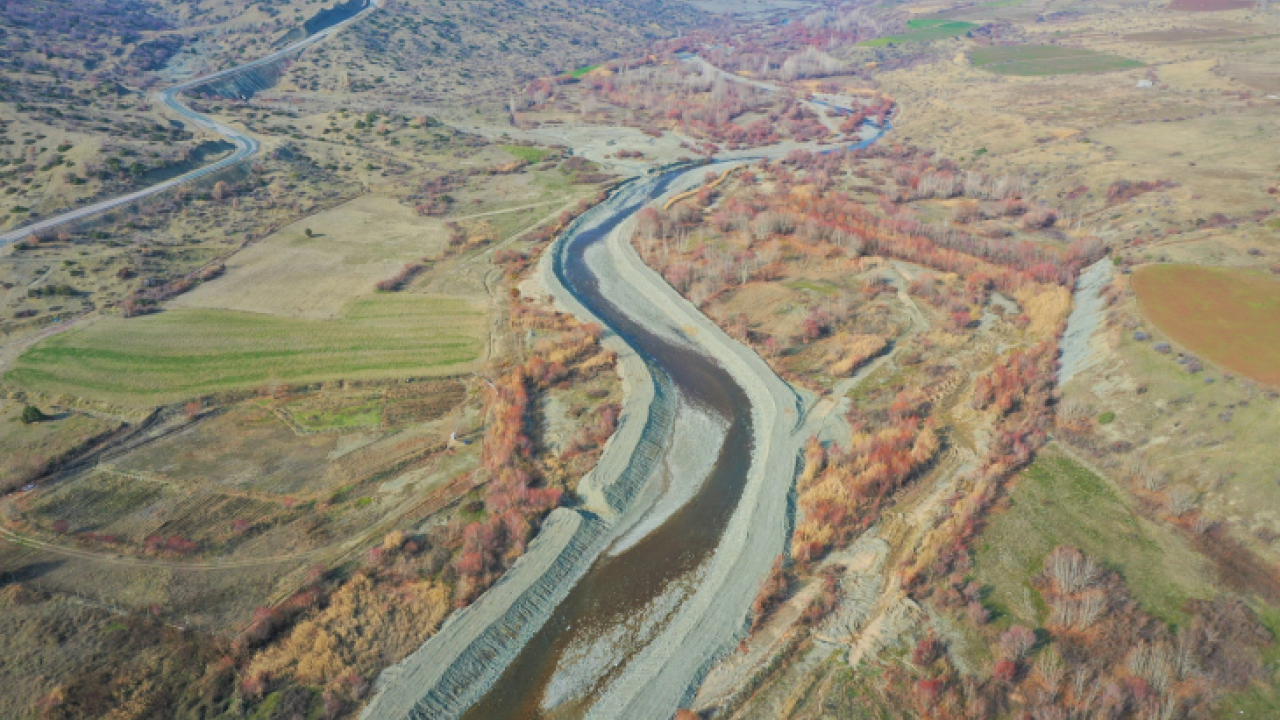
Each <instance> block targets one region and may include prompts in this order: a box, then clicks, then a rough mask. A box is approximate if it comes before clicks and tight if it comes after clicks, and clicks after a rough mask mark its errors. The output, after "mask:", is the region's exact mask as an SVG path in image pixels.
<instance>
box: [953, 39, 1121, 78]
mask: <svg viewBox="0 0 1280 720" xmlns="http://www.w3.org/2000/svg"><path fill="white" fill-rule="evenodd" d="M970 57H971V60H972V62H973V66H974V67H976V68H979V69H982V70H986V71H987V72H993V73H995V74H997V75H1022V76H1037V75H1069V74H1073V73H1095V72H1110V71H1113V70H1132V69H1134V68H1139V67H1142V63H1141V62H1139V61H1137V60H1130V59H1129V58H1123V57H1119V56H1117V55H1108V54H1106V53H1099V52H1094V51H1093V50H1087V49H1085V48H1072V47H1060V46H1056V45H1013V46H1006V47H984V48H977V49H975V50H974V51H973V53H972V54H971V56H970Z"/></svg>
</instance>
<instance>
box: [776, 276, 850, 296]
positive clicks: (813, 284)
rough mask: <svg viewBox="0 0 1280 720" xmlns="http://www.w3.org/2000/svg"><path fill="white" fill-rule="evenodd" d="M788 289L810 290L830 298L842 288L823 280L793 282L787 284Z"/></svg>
mask: <svg viewBox="0 0 1280 720" xmlns="http://www.w3.org/2000/svg"><path fill="white" fill-rule="evenodd" d="M787 287H789V288H791V289H792V290H808V291H810V292H813V293H816V294H818V295H821V296H822V297H829V296H831V295H835V294H837V293H839V292H840V288H838V287H836V286H835V285H833V284H831V283H829V282H825V281H823V280H792V281H791V282H789V283H787Z"/></svg>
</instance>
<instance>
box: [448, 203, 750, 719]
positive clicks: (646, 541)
mask: <svg viewBox="0 0 1280 720" xmlns="http://www.w3.org/2000/svg"><path fill="white" fill-rule="evenodd" d="M667 181H668V180H667V179H663V180H659V181H648V182H649V185H650V189H649V192H648V193H646V198H650V197H656V196H657V195H658V194H660V193H661V192H662V191H663V189H664V188H665V187H666V184H667ZM641 205H642V203H641V202H635V203H633V204H630V205H627V206H624V207H622V208H619V209H618V210H617V211H616V212H615V213H614V214H613V216H612V217H611V218H610V219H609V220H608V221H607V222H605V223H603V224H601V225H599V226H596V227H593V228H591V229H589V230H586V231H584V232H581V233H578V234H577V235H575V236H574V237H572V238H570V239H569V240H568V242H567V243H566V244H565V247H564V252H563V254H562V255H559V256H558V257H557V261H556V267H555V272H556V275H557V277H558V278H559V279H560V281H561V283H562V284H563V286H564V287H565V288H566V289H567V290H568V291H569V292H570V293H571V294H572V295H573V296H574V297H575V298H576V299H577V300H578V301H579V302H581V303H582V304H583V305H584V306H586V307H587V308H588V309H589V310H591V311H592V312H593V313H594V314H595V315H596V316H597V317H598V318H600V319H601V320H602V321H603V322H604V323H605V324H606V325H607V326H608V328H609V329H610V330H612V331H613V332H615V333H617V334H618V336H619V337H621V338H622V339H624V340H625V341H626V342H627V344H629V345H630V346H631V347H632V348H633V349H635V351H636V352H637V353H638V354H639V355H640V356H641V357H642V358H643V359H644V361H645V363H646V364H647V365H648V366H649V369H650V372H651V373H652V374H653V375H654V376H655V378H659V380H658V381H659V382H669V383H670V384H671V386H672V387H674V389H675V391H676V392H675V393H673V394H659V395H658V397H657V398H655V401H654V403H653V404H652V406H651V407H650V413H651V414H676V413H677V412H679V411H680V409H679V408H674V407H663V406H662V404H663V403H667V404H671V403H680V402H682V400H683V402H684V403H687V404H688V405H692V406H693V407H697V408H702V409H704V412H710V413H713V414H714V415H716V416H718V417H719V418H721V419H723V420H724V422H725V423H726V424H727V428H726V429H725V432H724V442H723V444H722V445H721V446H720V449H719V452H718V454H717V455H716V459H715V461H714V463H713V465H712V467H711V471H710V473H709V475H708V476H707V477H706V479H705V481H704V482H702V484H701V487H700V488H699V489H698V490H697V492H696V493H695V494H694V495H693V496H692V498H690V499H689V500H688V502H686V503H685V504H684V505H683V506H682V507H680V508H679V509H678V510H676V511H675V512H674V513H673V514H672V515H671V516H670V517H669V518H667V519H666V520H665V522H663V523H662V524H661V525H659V526H658V527H657V528H656V529H654V530H652V531H651V532H650V533H648V534H647V535H645V536H644V537H643V538H642V539H641V540H639V541H638V542H636V543H635V544H634V545H631V546H630V547H629V548H628V549H626V550H625V551H623V552H620V553H618V554H610V553H604V554H602V555H601V556H600V558H599V559H598V560H597V561H596V562H595V563H594V564H593V565H592V566H591V569H590V570H588V571H587V574H586V575H584V576H583V577H582V579H581V580H579V581H578V584H577V585H575V586H574V588H573V590H571V591H570V593H569V596H568V597H567V598H566V599H565V600H564V601H563V602H561V603H560V605H559V606H558V607H557V608H556V610H555V612H554V613H553V615H552V616H551V618H550V619H549V620H548V621H547V622H546V624H545V625H543V627H542V628H541V630H539V631H538V633H537V634H536V635H535V636H534V637H533V639H532V640H531V641H530V642H529V643H528V644H527V645H526V646H525V648H524V649H523V650H522V651H521V652H520V653H519V655H517V656H516V659H515V661H514V662H512V663H511V665H510V666H508V667H507V669H506V671H505V672H504V673H503V674H502V676H501V677H500V679H499V680H498V682H497V683H496V684H495V685H494V686H493V689H492V690H490V691H489V693H488V694H487V695H485V696H484V698H483V699H482V700H481V701H480V702H479V703H477V704H476V705H475V706H473V707H472V708H471V710H470V711H468V712H467V714H466V715H464V717H465V718H467V719H468V720H480V719H482V718H486V719H487V718H560V717H576V716H580V715H582V714H584V713H585V711H586V710H587V709H588V707H589V705H590V702H589V698H591V697H593V696H595V695H596V694H598V693H599V692H600V691H601V690H602V689H603V685H604V684H607V683H608V681H609V680H611V679H613V678H615V677H617V676H618V675H620V674H621V672H622V671H623V670H625V668H626V665H627V663H628V661H629V660H630V659H631V658H632V657H633V656H634V654H635V653H636V652H637V651H638V650H639V649H640V648H641V647H643V645H644V643H645V641H646V640H649V639H651V638H652V637H654V636H655V635H656V634H657V632H658V631H660V630H661V625H662V620H663V617H662V616H663V615H664V614H668V613H669V611H670V609H671V607H670V606H672V605H674V604H678V603H679V602H680V600H681V599H682V596H683V595H684V594H686V593H687V592H688V591H689V589H690V588H691V587H692V586H693V585H694V584H695V581H696V576H697V575H698V573H699V569H700V568H702V566H703V565H704V563H705V561H706V559H707V557H708V556H709V554H710V553H711V552H712V551H713V550H714V549H715V547H716V545H717V544H718V543H719V540H720V537H721V534H722V533H723V531H724V528H725V526H726V524H727V523H728V521H729V518H730V516H731V515H732V513H733V510H734V508H735V507H736V506H737V503H738V499H739V497H740V495H741V493H742V487H743V481H744V480H745V478H746V477H747V469H748V466H749V464H750V460H751V445H752V425H751V408H750V403H749V401H748V398H747V395H746V393H745V391H744V390H743V388H742V387H741V386H740V385H739V384H738V383H737V382H736V381H735V380H734V379H733V377H732V376H731V375H730V374H729V373H728V372H726V371H725V369H724V368H723V367H721V366H720V365H719V364H718V363H716V362H715V361H714V360H712V359H711V358H709V357H707V356H706V355H703V354H700V353H697V352H694V351H693V350H692V349H691V348H689V347H688V346H687V345H684V344H677V343H675V342H672V341H671V340H669V339H667V338H666V337H663V336H661V335H658V334H655V333H653V332H650V331H649V330H648V329H646V328H645V327H642V326H641V325H640V324H639V323H638V322H637V321H636V320H634V319H633V318H632V317H631V316H630V315H628V314H627V313H626V312H624V311H623V310H622V309H620V308H619V307H618V306H617V305H615V304H614V303H613V302H612V301H610V300H609V299H607V298H606V297H605V296H604V294H603V293H602V292H601V287H600V285H601V283H600V278H598V277H597V276H596V274H595V272H594V271H593V269H592V267H591V266H590V264H589V263H588V262H587V261H586V258H587V254H588V251H590V250H591V249H592V248H593V246H596V245H598V244H599V243H600V242H601V241H602V240H603V239H604V238H605V237H606V236H607V235H608V233H609V232H610V231H612V230H613V229H614V228H615V227H616V226H617V225H618V224H619V223H621V222H622V221H623V220H625V219H626V218H627V217H629V216H630V215H631V214H632V213H634V212H635V211H636V210H638V209H640V207H641ZM678 398H679V399H678ZM681 399H682V400H681ZM685 412H689V410H687V409H686V410H685ZM712 450H713V451H714V449H712ZM664 596H665V597H664ZM637 619H640V620H639V621H637ZM619 628H621V629H622V631H621V632H619V631H618V629H619ZM601 641H604V643H603V645H604V646H602V643H601ZM605 646H607V647H605ZM572 648H580V649H587V648H590V649H591V651H589V652H587V653H586V654H585V657H589V658H590V665H591V667H585V666H584V663H582V662H578V663H576V665H577V667H573V665H575V663H573V662H572V660H573V659H574V657H570V658H566V651H568V650H570V649H572ZM575 657H578V658H582V657H584V656H583V653H577V654H575ZM566 660H568V661H569V662H566ZM553 679H556V680H557V681H556V682H555V683H554V686H555V687H554V689H555V690H556V692H555V693H553V694H551V695H550V696H549V695H548V692H547V691H548V689H549V688H551V687H552V686H553Z"/></svg>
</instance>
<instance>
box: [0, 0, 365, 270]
mask: <svg viewBox="0 0 1280 720" xmlns="http://www.w3.org/2000/svg"><path fill="white" fill-rule="evenodd" d="M380 3H381V0H371V1H370V3H369V7H367V8H365V9H364V10H362V11H360V12H359V13H357V14H356V15H353V16H352V17H350V18H348V19H347V20H344V21H343V22H340V23H338V24H336V25H333V26H332V27H329V28H326V29H324V30H321V31H320V32H318V33H316V34H314V35H311V36H309V37H306V38H303V39H302V40H299V41H298V42H296V43H293V44H292V45H288V46H286V47H284V48H282V49H280V50H277V51H276V52H273V53H271V54H270V55H267V56H265V57H261V58H258V59H257V60H254V61H252V62H248V63H245V64H243V65H237V66H235V67H233V68H228V69H226V70H223V71H221V72H216V73H213V74H212V75H205V76H203V77H198V78H195V79H194V80H188V81H187V82H184V83H180V84H178V85H174V86H173V87H170V88H166V89H164V90H161V91H160V92H158V93H156V94H155V96H154V99H155V101H156V102H159V103H163V104H164V105H165V106H166V107H168V108H169V109H170V110H172V111H173V112H174V113H176V114H177V115H179V116H181V117H182V118H183V119H184V120H187V121H189V122H191V123H193V124H195V125H198V126H200V127H202V128H204V129H205V130H208V131H210V132H213V133H217V134H218V135H221V136H222V137H224V138H226V139H227V140H229V141H230V142H231V143H232V144H233V145H235V147H236V150H235V152H233V153H232V154H231V155H230V156H228V157H225V158H223V159H221V160H219V161H217V162H215V163H212V164H210V165H206V166H204V167H202V168H199V169H196V170H192V171H191V172H189V173H186V174H184V175H179V176H178V177H176V178H172V179H170V180H166V181H164V182H161V183H157V184H155V185H151V186H148V187H145V188H143V189H141V190H136V191H134V192H131V193H128V194H126V195H121V196H119V197H114V198H111V199H108V200H102V201H100V202H96V203H94V204H92V205H86V206H84V207H81V208H76V209H74V210H69V211H67V212H65V213H62V214H60V215H55V216H53V217H51V218H47V219H45V220H40V221H39V222H34V223H31V224H29V225H24V226H22V227H20V228H16V229H14V230H9V231H7V232H4V233H0V247H3V246H5V245H8V244H9V243H12V242H16V241H18V240H21V239H22V238H25V237H27V236H28V235H30V234H32V233H35V232H40V231H41V230H48V229H51V228H55V227H58V226H59V225H63V224H64V223H68V222H72V221H74V220H82V219H84V218H87V217H90V216H92V215H97V214H98V213H101V212H105V211H107V210H110V209H112V208H117V207H120V206H121V205H125V204H127V203H131V202H133V201H134V200H138V199H141V198H144V197H147V196H148V195H154V194H156V193H159V192H164V191H165V190H168V189H170V188H173V187H177V186H178V185H181V184H183V183H188V182H191V181H192V180H196V179H198V178H202V177H205V176H206V175H210V174H212V173H216V172H218V171H219V170H223V169H225V168H228V167H230V166H232V165H235V164H236V163H238V162H241V161H243V160H246V159H248V158H250V157H253V156H254V155H256V154H257V153H258V151H259V150H260V149H261V147H262V146H261V145H260V144H259V143H258V141H257V140H256V139H255V138H253V137H252V136H250V135H247V134H245V133H242V132H240V131H239V130H236V129H235V128H232V127H229V126H227V125H224V124H222V123H220V122H218V121H216V120H213V119H212V118H209V117H207V116H205V115H201V114H200V113H198V112H196V111H194V110H192V109H191V108H189V107H187V106H186V105H184V104H183V103H182V101H181V100H180V99H178V95H179V94H180V93H182V92H184V91H186V90H190V89H191V88H193V87H196V86H198V85H203V84H205V83H207V82H211V81H215V80H221V79H222V78H225V77H229V76H231V75H234V74H236V73H238V72H242V71H244V70H250V69H252V68H255V67H261V66H263V65H267V64H269V63H272V62H275V61H277V60H279V59H280V58H282V57H285V56H286V55H289V54H290V53H296V52H298V51H300V50H303V49H305V48H308V47H310V46H312V45H314V44H316V43H318V42H321V41H323V40H325V39H327V38H328V37H329V36H331V35H333V34H334V33H336V32H338V31H339V30H341V29H342V28H344V27H346V26H347V25H350V24H351V23H354V22H356V21H358V20H359V19H360V18H362V17H364V16H365V15H367V14H369V13H371V12H373V11H374V10H376V9H378V7H379V5H380Z"/></svg>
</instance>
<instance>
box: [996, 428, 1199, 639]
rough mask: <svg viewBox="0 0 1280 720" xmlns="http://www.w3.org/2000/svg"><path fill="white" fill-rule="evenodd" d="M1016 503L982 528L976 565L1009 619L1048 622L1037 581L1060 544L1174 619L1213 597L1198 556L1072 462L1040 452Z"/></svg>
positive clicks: (1021, 483) (1158, 613) (1156, 612)
mask: <svg viewBox="0 0 1280 720" xmlns="http://www.w3.org/2000/svg"><path fill="white" fill-rule="evenodd" d="M1010 499H1011V501H1012V506H1011V507H1010V508H1009V509H1007V510H1003V511H1001V512H999V513H998V514H996V515H994V516H993V517H992V518H991V521H990V524H989V525H988V526H987V528H986V530H984V531H983V533H982V537H981V539H980V541H979V543H978V552H977V557H976V562H975V575H976V576H977V579H978V582H979V583H980V584H981V585H982V586H983V587H984V588H989V589H990V595H989V596H988V602H989V603H990V604H991V605H992V606H994V607H995V608H996V609H997V610H998V611H999V613H1000V615H1002V616H1003V619H1005V620H1008V621H1015V622H1021V623H1024V624H1027V625H1029V626H1031V627H1036V626H1038V625H1041V624H1043V622H1044V621H1045V620H1046V619H1047V613H1048V610H1047V607H1046V606H1045V604H1044V601H1043V600H1042V599H1041V597H1040V594H1039V593H1038V592H1037V591H1036V589H1035V588H1034V587H1033V586H1032V584H1031V581H1032V579H1033V578H1034V577H1035V576H1036V575H1037V574H1039V573H1040V572H1041V570H1042V569H1043V567H1044V558H1045V556H1046V555H1048V554H1049V552H1050V551H1052V550H1053V549H1054V548H1055V547H1057V546H1059V545H1071V546H1074V547H1077V548H1079V549H1080V550H1081V552H1083V553H1085V554H1086V555H1088V556H1090V557H1092V558H1094V559H1095V560H1097V561H1098V562H1099V563H1101V564H1102V565H1103V566H1105V567H1108V568H1111V569H1114V570H1116V571H1118V572H1119V573H1120V574H1121V575H1123V576H1124V580H1125V584H1126V585H1127V586H1128V588H1129V592H1130V593H1131V594H1132V595H1133V597H1134V598H1135V599H1137V600H1138V602H1139V603H1141V605H1142V608H1143V609H1144V610H1146V611H1147V612H1150V613H1152V614H1154V615H1156V616H1157V617H1160V618H1162V619H1164V620H1166V621H1169V622H1178V621H1181V620H1185V617H1184V615H1183V613H1182V604H1183V602H1184V601H1185V600H1186V599H1187V598H1188V597H1202V598H1203V597H1210V596H1212V594H1213V593H1212V590H1211V588H1210V587H1209V586H1208V585H1207V584H1206V583H1205V581H1204V580H1203V578H1205V577H1206V568H1205V563H1204V561H1203V559H1202V558H1201V557H1200V556H1199V555H1198V554H1196V553H1195V552H1194V551H1193V550H1192V549H1190V548H1189V547H1187V546H1186V544H1185V543H1183V542H1182V540H1181V539H1180V538H1178V537H1177V536H1176V535H1174V534H1173V532H1172V531H1170V530H1168V529H1166V528H1163V527H1160V526H1158V525H1156V524H1154V523H1152V522H1150V521H1148V520H1146V519H1144V518H1142V517H1140V516H1139V515H1138V514H1137V513H1135V512H1134V511H1133V510H1132V509H1131V508H1130V507H1129V505H1128V504H1127V502H1126V501H1125V499H1123V498H1122V497H1120V496H1119V495H1118V494H1117V492H1116V491H1115V490H1113V489H1112V487H1111V486H1110V485H1108V484H1107V482H1106V481H1105V480H1103V479H1102V478H1100V477H1098V476H1097V475H1095V474H1093V473H1092V472H1090V471H1089V470H1088V469H1086V468H1084V467H1082V466H1081V465H1079V464H1078V463H1076V462H1074V461H1073V460H1071V459H1070V458H1067V457H1065V456H1063V455H1060V454H1056V453H1054V452H1052V451H1049V452H1046V453H1045V454H1043V455H1041V457H1040V458H1039V459H1037V460H1036V461H1035V463H1034V464H1033V465H1032V466H1031V467H1029V468H1027V470H1025V471H1024V472H1023V473H1022V474H1021V475H1020V476H1019V478H1018V479H1017V480H1016V484H1015V485H1014V487H1013V491H1012V493H1011V494H1010Z"/></svg>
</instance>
